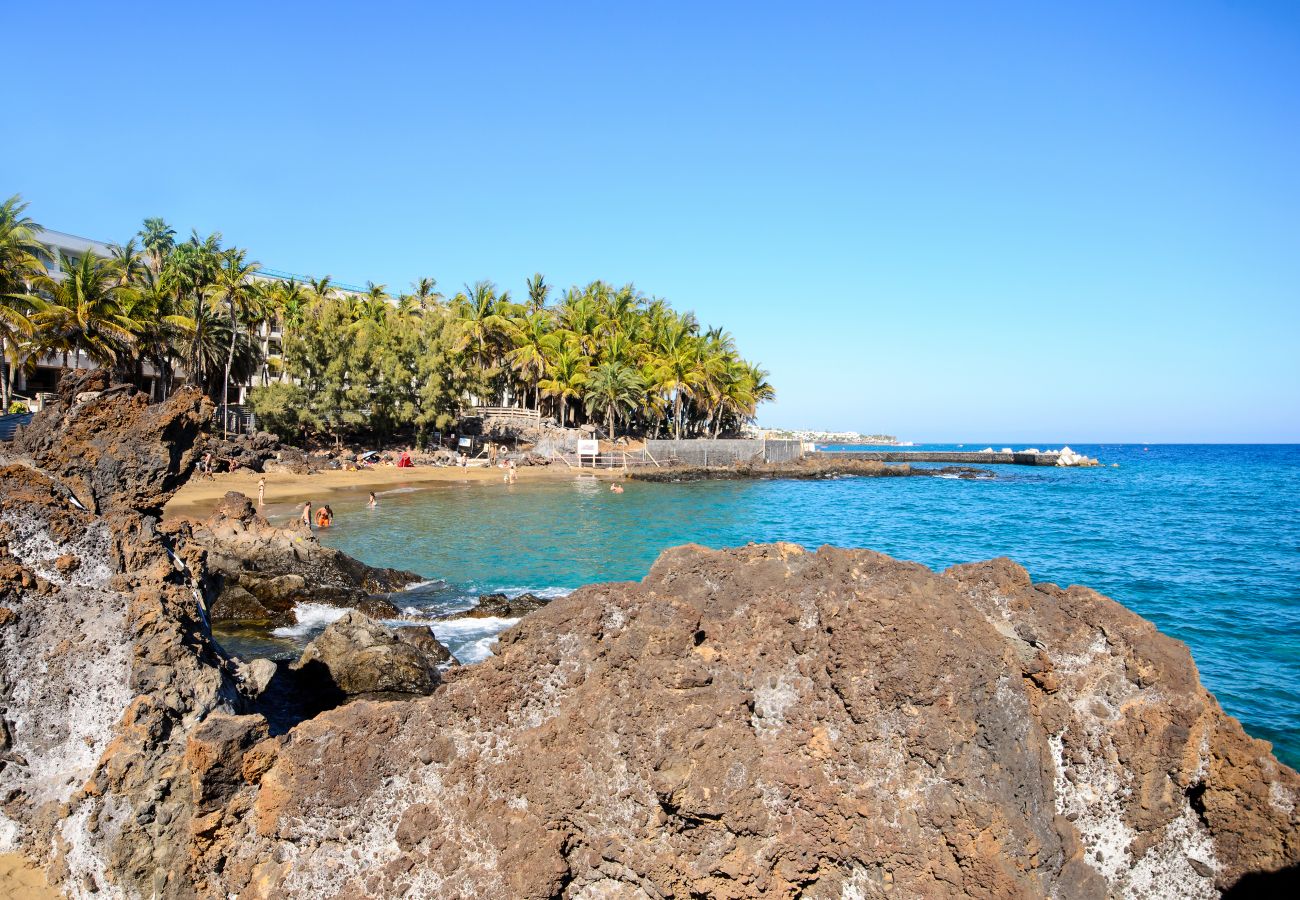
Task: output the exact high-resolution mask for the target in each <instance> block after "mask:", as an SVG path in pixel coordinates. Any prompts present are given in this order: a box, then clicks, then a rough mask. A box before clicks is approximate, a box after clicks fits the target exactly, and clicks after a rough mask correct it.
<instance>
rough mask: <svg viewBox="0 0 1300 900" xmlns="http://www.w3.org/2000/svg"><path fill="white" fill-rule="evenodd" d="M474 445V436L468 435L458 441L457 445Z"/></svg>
mask: <svg viewBox="0 0 1300 900" xmlns="http://www.w3.org/2000/svg"><path fill="white" fill-rule="evenodd" d="M473 445H474V440H473V438H467V437H464V438H461V439H460V440H459V441H457V442H456V446H457V447H471V446H473Z"/></svg>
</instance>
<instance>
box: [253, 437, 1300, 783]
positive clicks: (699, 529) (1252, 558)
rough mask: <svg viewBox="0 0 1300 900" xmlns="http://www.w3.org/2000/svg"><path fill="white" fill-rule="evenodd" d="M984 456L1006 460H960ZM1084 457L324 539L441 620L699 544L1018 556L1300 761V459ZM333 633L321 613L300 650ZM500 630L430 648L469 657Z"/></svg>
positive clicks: (956, 558) (700, 491) (443, 515)
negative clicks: (397, 580)
mask: <svg viewBox="0 0 1300 900" xmlns="http://www.w3.org/2000/svg"><path fill="white" fill-rule="evenodd" d="M986 446H992V447H994V448H995V449H998V448H1001V447H1004V446H1009V445H1008V444H1006V443H1005V442H997V441H994V442H976V443H969V444H965V445H962V446H961V447H960V449H965V450H978V449H982V448H984V447H986ZM1014 446H1015V447H1016V448H1017V449H1021V448H1023V447H1025V446H1037V447H1040V448H1044V449H1046V448H1049V447H1059V446H1061V445H1060V443H1059V442H1043V443H1039V444H1036V445H1025V444H1015V445H1014ZM1073 446H1074V449H1075V450H1078V451H1080V452H1083V453H1086V454H1087V455H1089V456H1095V457H1097V458H1099V459H1100V460H1101V461H1102V463H1103V464H1104V466H1105V467H1104V468H1099V469H1056V468H1031V467H1020V466H990V467H988V468H989V469H990V470H991V471H994V472H995V473H996V477H995V478H993V479H991V480H977V481H966V480H955V479H940V478H881V479H871V478H843V479H836V480H827V481H751V482H696V483H689V484H643V483H637V482H632V483H629V484H628V485H627V489H626V492H625V493H624V494H621V495H613V494H611V493H609V491H608V490H607V488H606V486H605V485H604V484H603V483H600V482H597V481H595V480H592V479H590V478H588V479H580V480H574V481H550V482H545V483H539V482H528V483H518V484H514V485H507V484H503V483H502V484H491V483H489V484H482V483H479V484H438V485H433V486H424V487H422V489H420V490H409V489H401V488H399V489H397V490H395V491H391V492H388V493H385V494H381V496H380V500H381V503H380V506H379V508H378V509H375V510H368V509H366V508H365V507H364V497H365V495H364V493H359V494H357V495H356V496H355V497H350V496H342V497H331V498H330V503H331V504H332V506H333V507H334V509H335V511H336V513H337V514H338V515H337V522H336V524H335V526H334V527H333V528H332V529H330V530H328V531H327V532H325V533H324V534H323V535H322V538H323V539H324V540H325V542H326V543H328V544H330V545H332V546H335V547H338V548H340V549H342V550H344V551H346V552H348V553H350V554H352V555H354V556H357V557H359V558H361V559H363V560H365V561H366V562H369V563H371V564H375V565H384V566H394V567H399V568H404V569H411V570H414V571H416V572H419V573H420V574H422V575H424V576H426V577H427V578H429V579H430V580H431V581H432V582H434V583H432V584H430V585H427V586H425V587H423V588H420V589H416V590H414V591H410V592H407V593H406V594H405V595H402V599H401V600H399V605H408V606H412V607H419V608H427V607H433V608H436V609H454V608H458V607H464V606H466V605H468V603H469V601H470V599H472V597H473V596H474V595H476V594H478V593H480V592H486V591H492V590H505V591H507V592H518V591H523V590H545V591H548V592H550V593H552V594H556V593H563V592H565V591H568V590H571V589H573V588H576V587H579V586H581V585H584V584H588V583H591V582H597V581H609V580H628V579H639V578H641V577H642V576H644V575H645V573H646V571H647V570H648V568H649V566H650V564H651V563H652V562H653V561H654V559H655V557H656V556H657V555H658V554H659V553H660V551H662V550H664V549H665V548H667V547H671V546H674V545H677V544H681V543H685V542H687V541H694V542H696V543H700V544H704V545H707V546H711V547H723V546H731V545H738V544H744V543H746V542H748V541H776V540H782V541H795V542H798V543H800V544H804V545H806V546H808V547H816V546H819V545H821V544H835V545H839V546H844V547H869V548H871V549H874V550H879V551H883V552H885V553H888V554H890V555H892V556H896V557H899V558H901V559H908V560H915V561H918V562H921V563H924V564H925V565H927V566H931V567H933V568H936V569H938V568H943V567H945V566H949V565H952V564H953V563H959V562H969V561H972V560H981V559H988V558H990V557H993V556H1009V557H1011V558H1012V559H1014V560H1016V561H1017V562H1019V563H1021V564H1022V565H1024V566H1025V567H1026V568H1027V569H1028V570H1029V572H1030V574H1031V575H1032V576H1033V578H1034V580H1036V581H1052V582H1057V583H1059V584H1072V583H1078V584H1086V585H1088V586H1090V587H1093V588H1095V589H1097V590H1099V591H1101V592H1102V593H1105V594H1108V595H1109V596H1111V597H1113V598H1115V599H1116V600H1118V601H1120V602H1121V603H1123V604H1125V605H1126V606H1128V607H1129V608H1130V609H1133V610H1135V611H1137V612H1138V613H1140V614H1142V615H1143V616H1146V617H1147V618H1149V619H1151V620H1152V621H1154V622H1155V623H1156V625H1158V626H1159V627H1160V628H1161V629H1162V630H1163V631H1165V632H1166V633H1167V634H1171V635H1173V636H1174V637H1177V638H1179V639H1181V640H1183V641H1185V642H1186V643H1187V644H1188V645H1189V646H1190V647H1191V649H1192V654H1193V656H1194V657H1195V659H1196V663H1197V665H1198V666H1199V667H1200V671H1201V677H1202V680H1203V681H1204V683H1205V684H1206V685H1207V686H1208V687H1209V688H1210V689H1211V690H1212V691H1213V692H1214V693H1215V695H1216V696H1217V697H1218V698H1219V701H1220V702H1221V703H1222V704H1223V706H1224V707H1225V708H1226V709H1227V710H1228V712H1229V713H1231V714H1232V715H1235V716H1237V717H1238V718H1239V719H1240V720H1241V721H1242V722H1243V724H1244V725H1245V726H1246V729H1247V731H1249V732H1250V733H1251V734H1253V735H1255V736H1256V737H1261V738H1264V739H1266V740H1269V741H1271V742H1273V744H1274V745H1275V746H1276V748H1277V752H1278V756H1279V757H1280V758H1281V759H1283V760H1284V761H1286V762H1288V763H1289V764H1290V765H1292V766H1296V765H1298V764H1300V574H1298V572H1300V568H1298V564H1300V446H1278V445H1266V446H1224V445H1207V446H1189V445H1176V446H1170V445H1164V446H1161V445H1147V446H1143V445H1114V446H1111V445H1100V446H1098V445H1073ZM957 448H958V445H955V444H950V445H926V446H924V447H917V448H915V449H957ZM1112 464H1118V467H1112ZM272 512H276V510H272ZM284 512H286V513H287V512H288V510H287V509H286V510H284ZM317 612H318V613H319V612H321V611H317ZM322 614H323V615H324V616H325V617H328V613H327V612H325V613H322ZM320 624H321V620H319V619H317V618H316V617H314V615H313V613H312V612H311V611H307V612H305V614H304V622H303V625H302V627H301V628H299V629H296V630H292V633H288V634H287V635H286V636H287V637H288V638H289V639H291V640H295V641H301V640H302V639H304V638H305V637H306V635H307V634H309V633H311V631H312V630H313V628H314V627H319V626H320ZM502 625H503V623H501V622H486V623H469V624H461V625H448V626H438V627H436V628H435V632H436V633H438V634H439V636H440V637H441V638H443V639H444V641H445V642H446V643H448V645H449V646H450V647H451V649H452V650H453V652H456V653H457V655H458V656H461V657H462V658H463V659H467V660H474V659H479V658H482V657H483V656H484V655H486V654H487V653H489V652H490V647H491V642H492V640H493V638H492V634H493V633H494V632H495V631H496V630H498V629H499V628H500V627H502Z"/></svg>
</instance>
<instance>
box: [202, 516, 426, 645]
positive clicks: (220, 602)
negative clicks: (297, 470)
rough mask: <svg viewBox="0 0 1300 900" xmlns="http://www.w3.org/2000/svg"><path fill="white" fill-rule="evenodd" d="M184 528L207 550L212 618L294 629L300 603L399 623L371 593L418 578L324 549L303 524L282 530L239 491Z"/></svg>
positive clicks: (392, 609) (391, 609) (388, 605)
mask: <svg viewBox="0 0 1300 900" xmlns="http://www.w3.org/2000/svg"><path fill="white" fill-rule="evenodd" d="M178 528H180V529H181V530H182V531H185V532H186V538H187V542H189V543H192V544H193V545H194V546H196V547H198V548H201V549H202V550H204V551H206V561H205V565H206V570H207V572H208V580H209V584H210V589H211V593H212V596H213V601H212V618H213V620H214V621H243V622H260V623H264V624H269V625H289V624H293V622H294V621H295V618H294V612H293V611H294V607H295V606H296V605H297V604H299V603H322V604H326V605H329V606H340V607H354V608H356V609H359V610H361V611H362V612H364V613H366V614H367V615H370V616H374V617H376V618H394V617H396V616H397V615H398V610H397V607H395V606H394V605H393V604H392V603H390V602H389V601H388V600H385V599H384V598H382V597H376V596H373V595H375V594H379V593H387V592H391V591H396V590H400V589H401V588H403V587H405V586H407V585H409V584H412V583H414V582H417V581H419V580H420V576H418V575H416V574H415V573H413V572H402V571H399V570H397V569H384V568H376V567H374V566H368V565H366V564H365V563H362V562H359V561H357V560H355V559H353V558H352V557H350V556H348V555H347V554H346V553H342V552H340V551H338V550H335V549H333V548H331V547H325V546H323V545H322V544H321V543H320V541H319V540H317V539H316V535H315V534H314V533H312V531H311V529H309V528H307V527H306V526H305V525H301V524H299V523H296V522H295V523H294V524H292V525H290V526H288V527H285V528H276V527H275V526H273V525H271V524H270V523H269V522H267V521H266V520H265V519H263V518H262V517H261V516H260V515H258V514H257V511H256V509H255V508H254V507H253V504H252V502H251V501H249V499H248V498H247V497H245V496H244V495H243V494H241V493H238V492H237V491H231V492H230V493H228V494H226V496H225V498H224V499H223V500H222V502H221V503H220V504H219V505H218V506H217V508H216V510H214V511H213V513H212V515H211V516H210V517H209V518H208V520H207V521H206V522H204V523H202V524H201V525H195V526H192V527H189V528H187V527H186V526H178Z"/></svg>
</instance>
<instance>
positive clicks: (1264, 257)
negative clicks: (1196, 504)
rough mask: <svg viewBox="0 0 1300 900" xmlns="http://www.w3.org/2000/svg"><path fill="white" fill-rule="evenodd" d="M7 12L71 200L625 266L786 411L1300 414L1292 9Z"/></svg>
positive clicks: (891, 426)
mask: <svg viewBox="0 0 1300 900" xmlns="http://www.w3.org/2000/svg"><path fill="white" fill-rule="evenodd" d="M0 7H2V8H3V10H2V17H0V18H2V20H3V30H4V32H5V39H4V54H5V62H6V70H7V72H8V73H9V75H8V78H7V79H6V80H7V83H8V84H9V88H8V89H7V90H6V92H5V94H6V97H5V103H4V112H3V113H0V194H3V195H5V196H8V195H9V194H10V193H14V192H21V193H22V194H23V195H24V196H25V197H26V198H27V199H28V200H29V201H31V204H32V208H31V212H32V213H33V214H34V215H35V216H36V218H37V220H38V221H40V222H42V223H43V224H45V225H47V226H48V227H51V228H55V229H58V230H61V231H69V232H73V233H77V234H82V235H85V236H88V237H94V238H99V239H105V240H114V241H119V242H120V241H123V240H125V239H126V238H127V237H129V236H130V235H131V234H132V233H133V232H134V231H135V230H136V228H138V226H139V223H140V220H141V219H143V218H144V217H145V216H150V215H162V216H165V217H166V218H167V219H168V221H169V222H171V223H172V224H173V225H174V226H175V227H176V228H177V229H178V231H180V232H181V233H182V234H186V233H188V231H189V229H190V228H192V227H193V228H197V229H199V230H200V231H203V232H206V231H209V230H220V231H222V232H224V234H225V235H226V237H227V238H228V240H229V241H232V242H236V243H238V244H240V245H243V246H247V247H249V248H250V249H251V250H252V254H253V256H254V258H256V259H258V260H260V261H261V262H262V263H263V264H264V265H267V266H270V267H274V268H278V269H284V270H289V271H293V272H301V273H308V274H313V275H320V274H326V273H329V274H332V275H334V276H335V278H336V279H339V280H343V281H349V282H357V283H362V282H365V281H366V280H374V281H376V282H382V283H386V284H388V285H389V287H390V288H394V289H405V288H406V287H407V286H408V285H409V283H410V282H411V281H412V280H413V279H415V278H417V277H419V276H422V275H432V276H434V277H436V278H437V279H438V282H439V286H440V287H441V289H442V290H444V291H445V292H447V293H452V292H454V291H455V290H456V289H458V288H459V287H460V286H461V285H462V284H463V283H465V282H467V281H474V280H477V279H480V278H491V279H493V280H495V281H496V282H497V283H498V284H500V285H501V286H502V287H504V288H508V289H510V290H512V291H513V292H516V293H518V292H521V291H522V288H523V282H524V278H525V277H526V276H528V275H529V274H531V273H532V272H534V271H541V272H543V273H545V274H546V276H547V279H548V281H551V282H553V283H555V284H557V285H561V286H564V285H568V284H572V283H585V282H587V281H589V280H591V279H594V278H604V279H606V280H609V281H613V282H616V283H623V282H626V281H633V282H635V283H636V285H637V286H638V287H639V288H640V289H641V290H643V291H645V292H646V293H647V294H653V295H657V296H661V297H666V298H668V299H669V300H671V301H672V302H673V304H674V305H675V306H677V307H679V308H685V309H693V310H695V311H696V313H697V314H698V316H699V317H700V319H701V321H702V322H704V323H705V324H723V325H725V326H726V327H727V328H729V329H730V330H731V331H732V332H733V333H734V334H735V336H736V338H737V340H738V342H739V344H740V347H741V349H742V351H743V352H744V353H745V354H746V355H747V356H749V357H751V358H755V359H758V360H759V361H761V362H762V363H763V364H765V365H766V366H767V367H768V368H769V369H770V370H771V372H772V380H773V382H774V383H775V385H776V386H777V388H778V391H779V395H780V397H779V400H778V402H777V403H776V404H774V405H772V406H770V407H768V408H766V409H765V410H764V412H763V413H762V415H761V417H760V418H761V421H762V422H763V423H765V424H770V425H787V426H796V427H825V428H836V429H860V430H865V431H877V430H880V431H889V432H892V433H895V434H898V435H900V436H902V437H905V438H911V439H915V440H926V439H930V440H944V439H948V440H956V441H961V440H971V441H986V440H987V441H1018V440H1026V441H1031V440H1032V441H1043V440H1049V441H1061V440H1065V441H1076V442H1082V441H1091V440H1107V441H1118V440H1135V441H1199V440H1205V441H1234V440H1243V441H1255V440H1260V441H1300V227H1298V226H1300V4H1297V3H1294V2H1290V3H1287V2H1283V3H1265V2H1254V0H1239V2H1231V3H1229V2H1217V3H1210V2H1204V3H1197V2H1177V3H1160V2H1143V3H1130V2H1125V3H1105V2H1088V3H1079V4H1059V3H1040V2H1027V3H1023V4H1008V3H966V2H954V3H931V2H909V3H893V2H891V3H861V4H858V3H854V4H843V5H835V4H824V3H783V4H772V5H766V4H761V3H753V2H748V3H736V4H723V3H716V4H703V3H682V4H676V3H667V2H658V3H635V4H634V3H610V2H599V3H589V4H586V3H566V4H550V3H536V2H530V3H519V4H496V3H455V4H445V5H443V4H437V5H434V4H428V5H426V4H410V5H398V4H386V3H378V2H376V3H367V4H360V3H349V4H338V5H334V4H329V3H300V4H294V3H266V4H249V5H244V4H241V3H237V2H223V3H204V4H183V3H169V4H158V5H156V6H153V5H147V4H132V3H129V2H127V3H119V4H103V3H94V4H84V5H82V4H78V3H61V4H57V5H55V6H50V5H49V4H39V3H31V2H28V3H20V2H14V0H3V2H2V3H0Z"/></svg>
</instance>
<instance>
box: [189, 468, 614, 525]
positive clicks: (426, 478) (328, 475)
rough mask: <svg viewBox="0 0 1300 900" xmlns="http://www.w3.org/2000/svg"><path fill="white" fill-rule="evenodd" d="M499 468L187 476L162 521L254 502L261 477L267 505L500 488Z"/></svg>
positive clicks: (527, 472) (534, 476) (557, 472)
mask: <svg viewBox="0 0 1300 900" xmlns="http://www.w3.org/2000/svg"><path fill="white" fill-rule="evenodd" d="M515 471H516V473H517V475H518V480H519V481H542V480H551V481H555V480H569V479H573V478H591V477H593V476H594V477H598V478H605V479H611V480H612V479H619V478H622V477H623V474H624V473H623V471H622V470H621V469H571V468H568V467H567V466H564V465H551V466H525V467H523V468H520V469H516V470H515ZM504 475H505V472H504V470H502V469H498V468H489V467H487V466H478V467H473V466H471V467H467V468H464V469H461V468H455V467H451V466H447V467H441V468H440V467H436V466H417V467H415V468H411V469H399V468H397V467H396V466H376V467H374V468H371V469H362V470H359V471H354V472H349V471H344V470H330V471H326V472H317V473H316V474H314V475H292V474H290V473H288V472H270V473H268V474H266V475H259V474H257V473H256V472H226V473H220V474H217V475H214V476H213V477H211V478H197V477H196V478H191V479H190V481H189V483H188V484H186V485H185V487H183V488H181V489H180V491H178V492H177V493H176V496H174V497H173V498H172V499H171V502H169V503H168V504H167V507H166V509H165V510H164V511H163V517H164V519H168V520H173V519H185V518H189V519H202V518H206V517H207V516H208V514H209V513H210V512H211V511H212V509H213V508H215V507H216V505H217V503H218V502H219V501H220V500H221V498H222V497H224V496H225V495H226V493H227V492H228V491H239V492H240V493H242V494H244V495H245V496H247V497H249V498H250V499H252V500H256V499H257V482H258V480H259V479H262V478H265V479H266V502H267V504H268V505H272V504H282V503H287V502H289V501H292V500H300V501H301V500H311V501H313V502H317V501H319V500H321V499H325V498H327V497H330V496H336V495H338V494H344V493H355V492H360V491H383V490H391V489H392V488H398V487H419V486H421V485H426V486H434V485H437V484H483V485H491V484H501V483H503V476H504Z"/></svg>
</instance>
